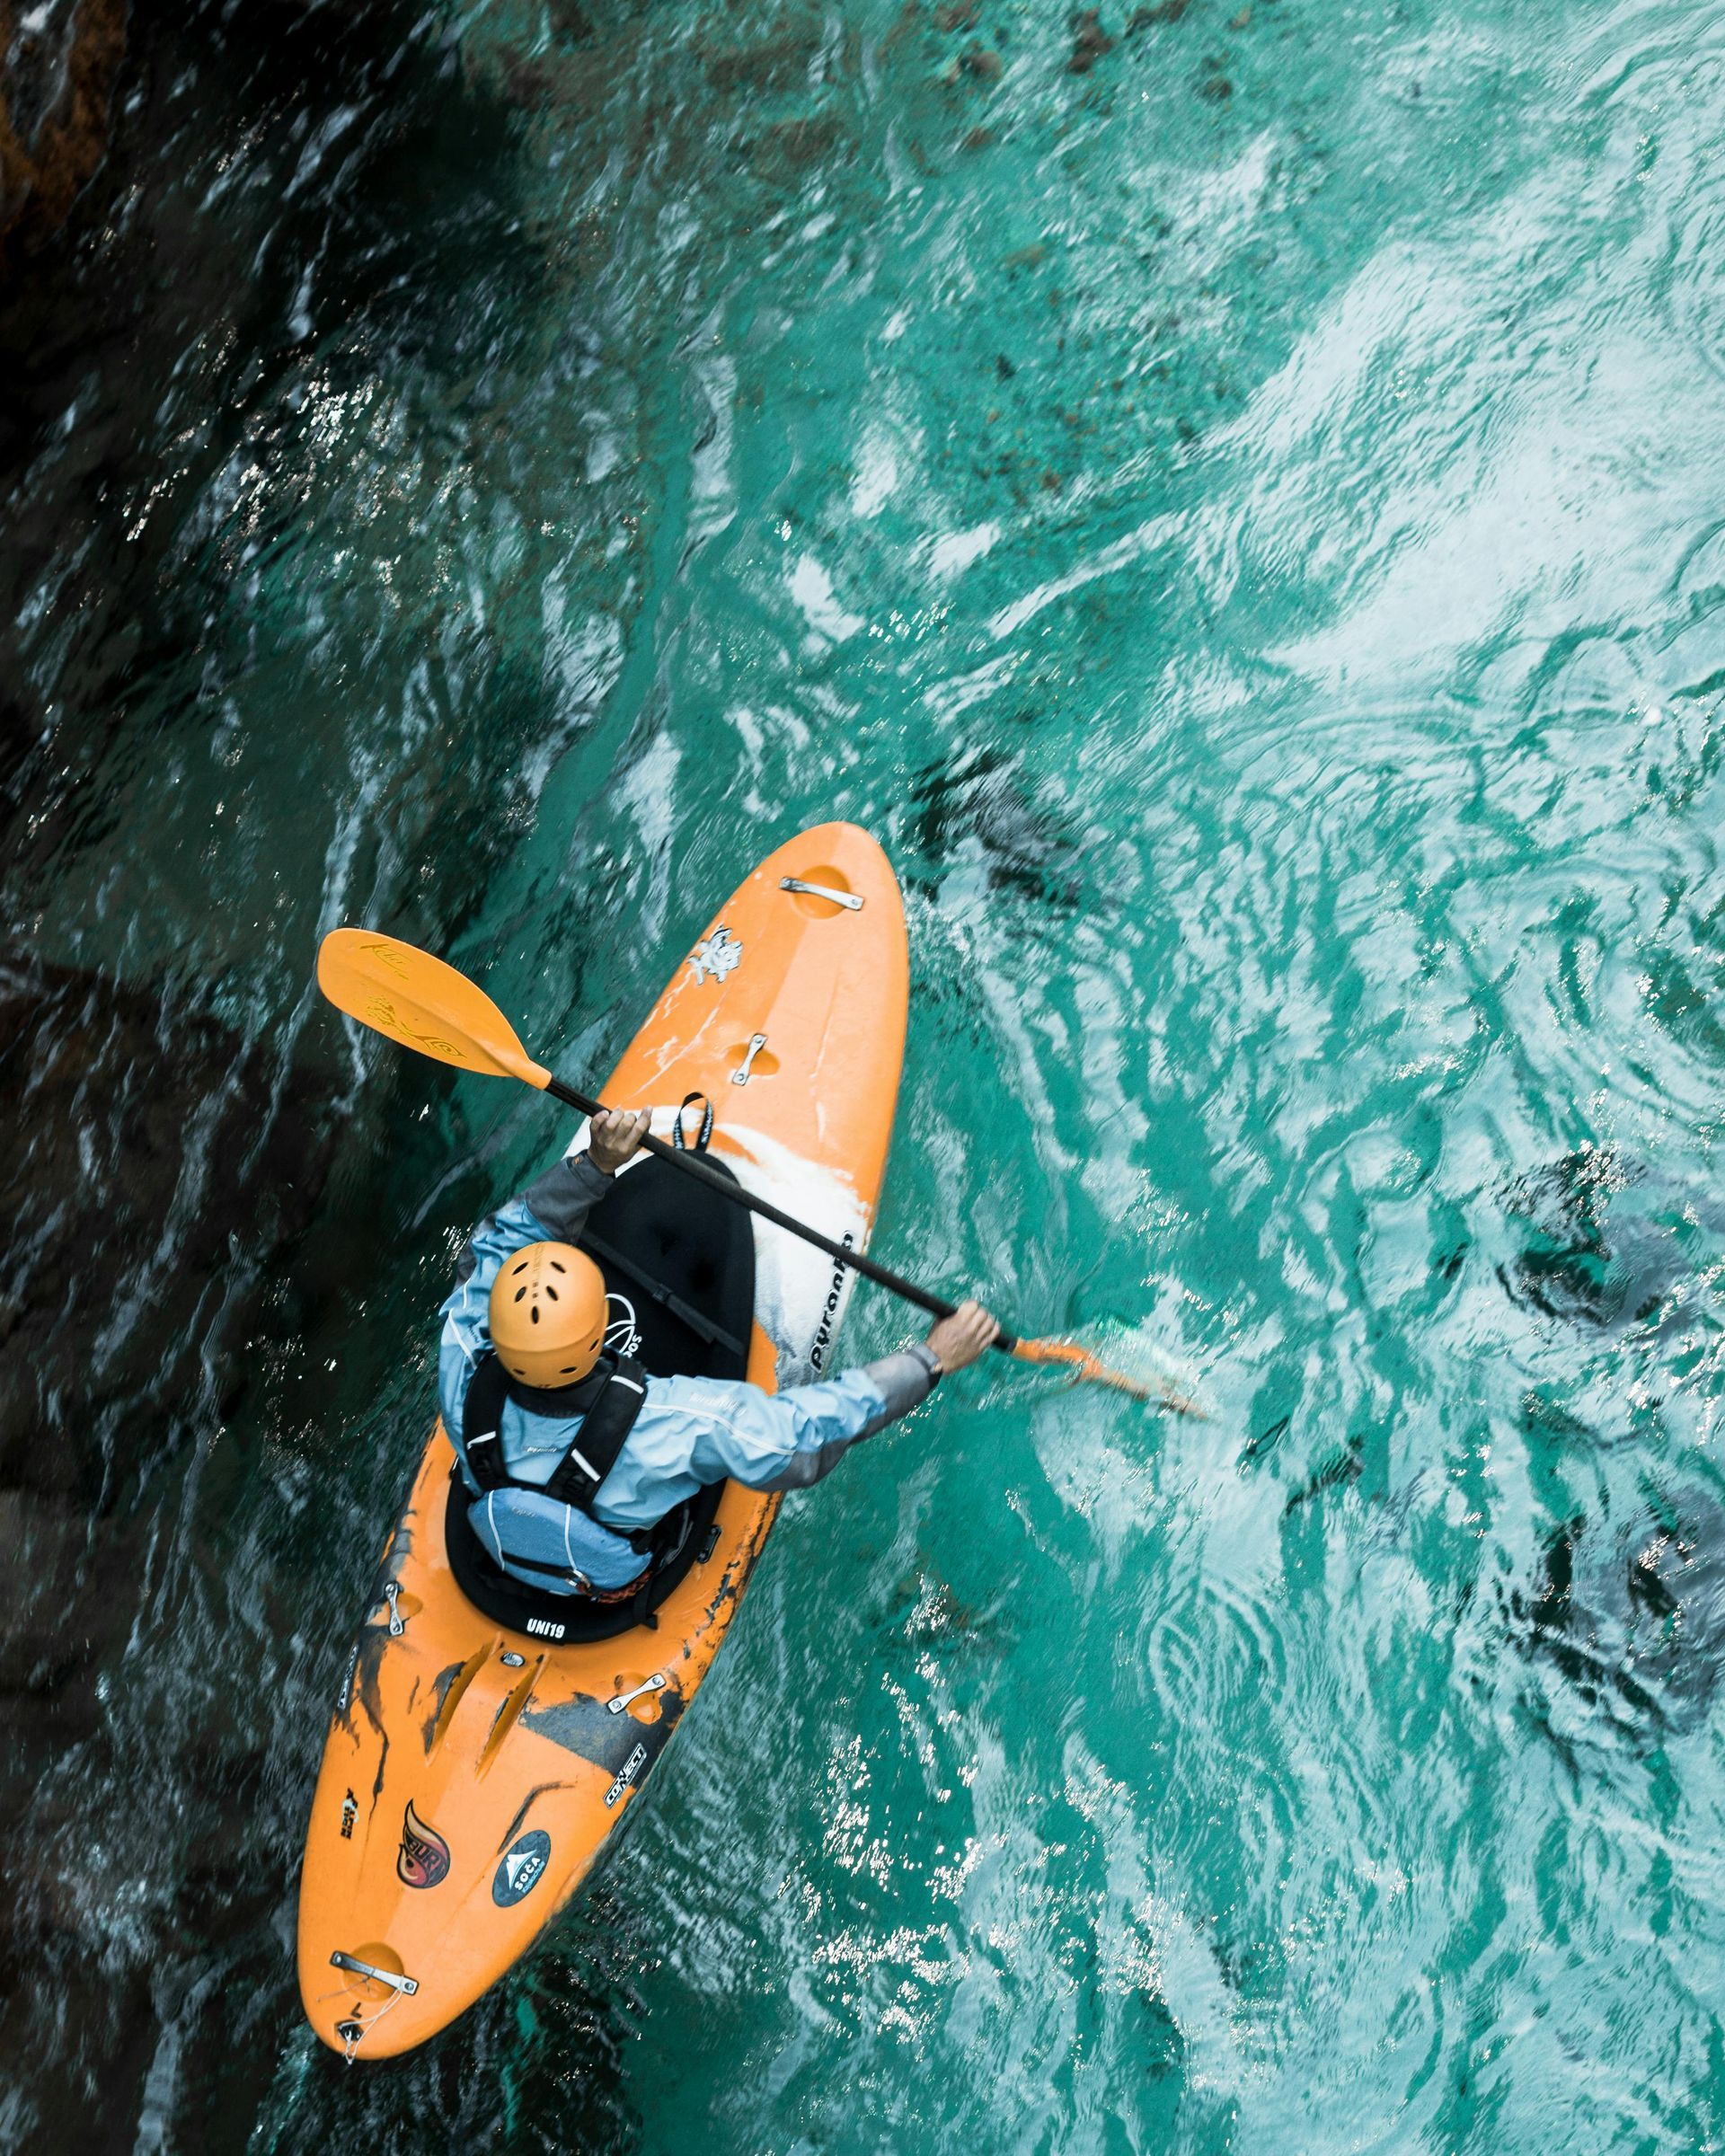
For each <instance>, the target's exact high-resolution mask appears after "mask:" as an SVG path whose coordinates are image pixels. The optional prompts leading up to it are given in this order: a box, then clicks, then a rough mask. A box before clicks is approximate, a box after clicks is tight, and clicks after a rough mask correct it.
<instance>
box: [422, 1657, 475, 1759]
mask: <svg viewBox="0 0 1725 2156" xmlns="http://www.w3.org/2000/svg"><path fill="white" fill-rule="evenodd" d="M466 1666H467V1665H466V1664H465V1663H464V1662H451V1663H450V1664H449V1666H447V1668H446V1669H440V1670H439V1671H438V1674H437V1680H436V1682H435V1683H434V1684H433V1685H432V1687H431V1689H432V1692H434V1694H435V1695H436V1699H437V1704H436V1705H435V1706H434V1707H433V1708H432V1710H431V1711H430V1713H429V1714H428V1715H427V1716H426V1718H425V1720H424V1722H423V1723H422V1724H421V1725H420V1727H421V1730H422V1732H423V1735H424V1739H425V1755H426V1757H427V1758H428V1759H429V1757H430V1756H431V1745H432V1743H433V1741H434V1739H435V1738H436V1736H437V1734H438V1723H439V1722H440V1721H441V1720H442V1719H443V1703H444V1701H446V1700H447V1698H448V1697H449V1687H450V1686H451V1685H452V1684H453V1683H455V1681H456V1678H457V1677H458V1676H459V1675H460V1674H461V1673H462V1671H463V1670H464V1669H465V1668H466ZM413 1689H414V1691H415V1692H418V1690H419V1686H418V1685H417V1684H416V1685H415V1686H414V1688H413Z"/></svg>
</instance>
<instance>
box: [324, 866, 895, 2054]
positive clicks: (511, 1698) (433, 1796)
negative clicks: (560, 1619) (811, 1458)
mask: <svg viewBox="0 0 1725 2156" xmlns="http://www.w3.org/2000/svg"><path fill="white" fill-rule="evenodd" d="M907 979H908V966H907V950H906V941H905V923H904V909H903V905H902V902H901V900H900V897H899V893H898V883H897V881H896V879H895V878H894V876H893V872H892V869H891V865H890V864H889V862H888V860H887V858H886V856H885V854H884V853H882V852H881V851H880V847H879V845H877V844H876V843H875V842H874V840H873V839H872V838H871V837H870V836H869V835H868V834H867V833H866V832H864V831H861V830H858V829H857V828H856V827H855V826H853V825H849V824H824V825H821V826H818V828H817V829H815V830H812V831H806V832H804V833H803V834H802V835H801V836H800V837H797V838H794V839H792V840H791V841H790V842H789V843H788V844H785V845H783V846H781V847H780V848H779V849H778V851H777V852H776V853H772V854H770V855H769V856H768V857H767V859H766V860H765V861H764V862H762V863H761V865H760V866H759V868H757V869H756V870H755V871H754V873H753V874H752V875H751V876H749V877H748V878H747V880H746V881H745V882H744V883H743V884H742V885H741V886H740V887H739V888H738V890H737V891H736V892H735V893H733V895H732V896H731V897H730V898H729V899H728V900H727V901H726V902H725V904H724V905H723V906H721V908H720V909H719V911H718V913H717V914H715V915H713V917H712V920H711V922H710V923H708V925H707V928H706V930H705V932H704V933H703V935H702V936H701V938H700V940H699V941H697V943H696V944H695V946H694V950H692V951H691V952H690V953H689V955H688V957H687V958H686V959H685V960H684V961H683V963H682V964H681V965H679V967H678V968H677V972H676V974H675V976H673V978H672V980H671V983H670V985H669V986H668V988H667V989H666V991H665V993H664V994H663V995H661V996H660V998H659V1002H658V1003H657V1004H656V1005H655V1007H654V1009H653V1012H652V1014H651V1015H650V1018H649V1019H648V1020H647V1022H646V1023H645V1025H643V1026H642V1027H641V1030H640V1032H639V1033H638V1034H637V1035H636V1036H635V1038H634V1040H633V1041H632V1043H631V1044H630V1047H629V1048H628V1050H627V1052H626V1053H625V1055H624V1057H623V1060H622V1061H621V1063H619V1065H617V1068H616V1070H615V1072H614V1073H613V1074H612V1076H611V1079H610V1081H609V1082H608V1083H607V1084H606V1087H605V1089H604V1098H605V1099H606V1100H607V1101H609V1102H613V1103H615V1104H618V1105H623V1106H641V1105H651V1106H652V1107H653V1108H654V1110H655V1116H654V1128H655V1130H656V1131H657V1132H658V1133H659V1135H669V1134H670V1131H671V1129H672V1127H673V1125H674V1123H675V1122H676V1120H677V1114H678V1110H679V1105H680V1104H681V1103H682V1102H683V1101H684V1100H685V1099H686V1096H688V1095H691V1094H699V1095H702V1096H703V1097H704V1099H705V1100H707V1101H710V1102H711V1103H712V1109H713V1111H714V1113H713V1121H712V1152H711V1155H710V1157H711V1158H712V1159H713V1160H714V1161H715V1162H718V1163H719V1164H721V1165H722V1166H723V1167H725V1168H727V1169H729V1170H730V1172H731V1173H732V1174H733V1175H735V1176H736V1178H737V1179H738V1180H739V1181H740V1182H742V1183H743V1184H744V1185H746V1186H747V1188H750V1189H752V1190H754V1191H756V1192H757V1193H758V1194H759V1195H760V1196H762V1197H766V1198H769V1199H771V1200H772V1202H773V1203H774V1204H775V1205H777V1206H780V1207H782V1208H783V1210H784V1211H786V1212H788V1213H791V1214H792V1215H795V1216H797V1217H799V1218H801V1219H802V1220H804V1221H807V1222H808V1223H809V1224H810V1225H811V1226H814V1227H817V1228H819V1229H821V1230H822V1231H823V1232H824V1233H827V1235H829V1236H832V1237H834V1238H835V1239H837V1240H843V1239H844V1238H845V1237H846V1236H849V1237H851V1238H852V1239H853V1240H854V1242H855V1244H856V1245H857V1247H858V1248H862V1247H864V1246H865V1245H866V1243H867V1241H868V1236H869V1230H870V1227H871V1224H872V1221H873V1218H874V1212H875V1206H876V1201H877V1199H878V1197H879V1195H880V1183H881V1179H882V1177H883V1175H884V1173H885V1171H886V1164H887V1150H888V1145H889V1140H890V1137H891V1133H892V1119H893V1112H894V1109H895V1107H896V1105H897V1100H898V1077H899V1069H900V1065H901V1063H902V1060H903V1056H904V1039H905V1021H906V1010H907ZM697 1120H698V1117H697V1111H696V1110H695V1109H694V1108H691V1109H689V1111H688V1113H687V1115H686V1117H685V1118H684V1127H685V1128H686V1131H687V1132H688V1133H689V1134H690V1135H694V1126H695V1124H696V1121H697ZM648 1164H649V1165H650V1166H651V1167H653V1168H654V1169H655V1170H657V1171H659V1172H660V1173H662V1174H663V1175H665V1176H671V1177H675V1176H676V1174H677V1171H676V1170H675V1169H671V1168H668V1167H665V1166H664V1165H663V1164H662V1163H659V1162H651V1163H648ZM636 1172H637V1169H636V1163H633V1162H632V1163H631V1164H630V1165H629V1166H628V1167H627V1168H625V1169H624V1171H622V1177H621V1178H620V1179H619V1180H620V1188H619V1191H618V1194H617V1197H616V1198H615V1199H610V1200H607V1201H606V1205H612V1204H618V1203H620V1201H621V1198H622V1195H623V1193H622V1188H621V1184H622V1182H623V1181H624V1180H625V1179H627V1178H628V1177H630V1176H631V1175H632V1174H634V1173H636ZM682 1180H684V1181H685V1182H686V1179H682ZM639 1188H645V1186H644V1185H642V1186H639ZM606 1205H601V1206H599V1207H597V1209H596V1211H595V1213H594V1215H593V1226H594V1228H595V1229H596V1230H597V1231H599V1232H600V1233H603V1232H604V1230H605V1227H606ZM727 1211H728V1212H730V1211H731V1209H730V1208H727ZM736 1217H739V1218H740V1217H741V1215H736ZM753 1231H754V1258H755V1265H754V1295H753V1322H752V1329H751V1330H750V1331H749V1337H748V1339H747V1343H746V1352H747V1374H748V1376H749V1378H750V1379H751V1380H752V1381H753V1382H754V1383H756V1384H759V1385H762V1386H765V1388H767V1389H768V1390H774V1389H775V1388H776V1387H778V1386H781V1385H785V1384H794V1383H806V1382H808V1380H809V1379H810V1378H812V1377H814V1376H817V1375H818V1374H822V1373H823V1372H826V1373H830V1372H831V1370H832V1369H833V1368H834V1364H833V1362H832V1359H831V1356H832V1348H833V1342H834V1339H835V1336H836V1332H837V1330H838V1327H839V1324H840V1322H841V1321H842V1319H843V1316H844V1312H845V1303H846V1301H847V1299H848V1294H849V1290H850V1286H851V1284H852V1281H853V1279H854V1275H853V1274H851V1273H849V1272H848V1271H846V1270H845V1268H842V1267H837V1266H835V1265H834V1263H833V1262H832V1261H831V1260H830V1259H827V1257H825V1256H824V1255H823V1254H822V1253H821V1252H819V1251H818V1250H813V1249H811V1248H810V1247H809V1245H808V1244H806V1243H803V1242H801V1241H798V1240H797V1239H795V1238H794V1237H792V1236H789V1235H787V1234H785V1233H783V1230H781V1229H778V1228H774V1227H773V1226H771V1225H770V1224H766V1223H764V1222H761V1221H758V1220H756V1221H755V1222H754V1224H753ZM596 1254H597V1253H596ZM600 1261H601V1263H602V1264H603V1263H604V1259H603V1258H601V1260H600ZM607 1285H608V1286H616V1285H618V1283H617V1282H615V1280H614V1279H612V1277H610V1275H609V1274H607ZM628 1285H629V1286H630V1287H631V1290H632V1293H633V1292H637V1290H638V1288H639V1285H640V1284H639V1281H638V1280H632V1281H631V1282H630V1283H629V1284H628ZM648 1289H649V1292H650V1283H648ZM637 1299H639V1294H637ZM743 1345H744V1344H742V1343H739V1347H742V1346H743ZM642 1353H643V1355H644V1356H645V1359H646V1360H647V1362H648V1366H649V1368H652V1367H654V1364H653V1360H652V1357H651V1356H650V1355H649V1354H646V1351H645V1350H644V1349H643V1350H642ZM738 1366H739V1367H740V1366H742V1365H741V1359H740V1355H739V1364H738ZM661 1374H668V1373H661ZM453 1464H454V1452H453V1449H452V1447H451V1445H450V1444H449V1441H448V1438H447V1436H446V1435H445V1433H444V1431H443V1428H442V1426H441V1424H439V1425H438V1427H435V1428H434V1429H433V1431H432V1434H431V1440H430V1443H429V1445H428V1446H427V1448H426V1453H425V1457H424V1459H423V1461H422V1462H421V1463H420V1470H419V1472H418V1475H417V1476H416V1478H415V1480H414V1483H413V1488H412V1490H411V1493H410V1495H409V1497H408V1500H407V1505H406V1508H405V1510H404V1511H403V1514H402V1516H401V1518H400V1520H399V1521H398V1522H397V1523H396V1524H395V1527H394V1531H393V1533H391V1535H390V1537H389V1540H388V1542H387V1543H386V1545H385V1551H384V1555H383V1560H382V1563H381V1565H380V1568H379V1570H378V1574H377V1577H376V1583H375V1586H374V1591H373V1595H372V1598H371V1601H370V1604H369V1606H368V1608H367V1613H366V1616H365V1619H364V1621H363V1623H362V1624H361V1627H360V1630H359V1636H358V1640H357V1641H356V1643H355V1646H354V1649H353V1653H352V1656H351V1657H350V1659H349V1664H348V1666H347V1672H346V1675H345V1677H344V1679H343V1682H342V1684H341V1693H340V1697H339V1699H338V1701H337V1704H336V1711H335V1717H334V1719H333V1720H332V1723H331V1725H330V1733H329V1737H328V1741H327V1743H326V1744H325V1746H324V1752H323V1769H322V1772H320V1774H319V1776H318V1783H317V1791H316V1795H315V1796H314V1798H313V1802H312V1816H311V1822H310V1825H309V1826H308V1828H307V1830H306V1842H305V1867H304V1871H303V1874H302V1878H301V1883H300V1899H299V1983H300V1995H301V1998H302V1999H303V2001H304V2003H305V2012H306V2015H307V2017H308V2019H310V2021H311V2024H312V2027H313V2028H314V2029H315V2030H316V2032H317V2034H318V2036H319V2037H322V2039H323V2042H324V2043H326V2044H327V2045H329V2046H331V2047H332V2049H333V2050H336V2051H341V2052H343V2053H344V2054H346V2055H347V2056H348V2057H349V2059H352V2058H385V2057H388V2056H389V2055H391V2054H394V2053H398V2052H403V2051H408V2050H411V2048H412V2047H413V2046H415V2045H417V2044H422V2043H424V2042H425V2041H426V2039H427V2038H428V2037H431V2036H433V2035H435V2034H436V2033H437V2031H438V2029H440V2028H446V2027H447V2025H448V2024H449V2023H450V2022H451V2021H453V2020H454V2019H455V2018H456V2016H457V2015H458V2014H460V2013H461V2012H463V2011H464V2010H465V2009H466V2008H467V2007H469V2006H471V2005H472V2004H473V2001H474V2000H476V1999H477V1998H478V1997H479V1996H480V1994H481V1993H482V1992H484V1991H485V1990H486V1989H488V1987H489V1986H490V1985H491V1984H495V1983H496V1982H497V1980H498V1978H499V1977H500V1976H501V1975H504V1973H505V1972H506V1971H507V1970H508V1969H509V1967H510V1966H512V1965H513V1964H514V1963H515V1962H516V1961H517V1960H518V1959H519V1957H521V1955H522V1954H523V1953H525V1952H526V1949H527V1948H528V1947H529V1946H530V1945H531V1944H532V1942H533V1940H535V1938H536V1937H537V1935H538V1934H539V1933H540V1932H541V1931H543V1930H544V1927H545V1925H546V1924H547V1923H548V1922H549V1921H550V1919H551V1918H552V1917H553V1915H554V1914H555V1913H556V1912H557V1910H558V1909H559V1908H560V1907H561V1906H562V1904H563V1903H564V1902H566V1901H567V1900H568V1899H569V1897H570V1896H571V1895H572V1894H573V1893H574V1892H575V1891H576V1889H577V1888H578V1887H579V1885H580V1883H581V1881H582V1879H583V1878H585V1877H586V1875H587V1873H588V1869H589V1868H590V1867H591V1865H592V1863H593V1860H594V1859H595V1858H596V1857H597V1855H598V1853H599V1851H600V1850H601V1849H602V1848H603V1847H604V1845H605V1843H606V1840H607V1838H608V1837H609V1836H610V1835H611V1834H613V1833H615V1832H616V1831H617V1829H618V1828H619V1827H620V1826H621V1825H622V1824H623V1822H624V1819H625V1818H626V1817H627V1816H628V1815H629V1813H630V1810H631V1808H632V1807H633V1806H634V1805H636V1804H638V1803H639V1802H640V1801H641V1791H642V1789H643V1788H644V1787H645V1785H646V1783H647V1781H648V1780H649V1778H650V1775H651V1773H652V1771H653V1768H654V1767H655V1766H656V1764H657V1763H658V1761H659V1757H660V1755H661V1754H662V1753H663V1751H664V1749H665V1746H666V1745H667V1743H668V1740H669V1738H670V1736H671V1734H672V1732H673V1730H674V1729H675V1728H676V1727H677V1725H678V1723H679V1722H680V1721H681V1719H682V1718H683V1716H684V1714H685V1712H686V1710H687V1709H688V1707H689V1705H690V1702H691V1701H693V1699H694V1694H695V1692H696V1691H697V1689H698V1688H699V1686H700V1684H701V1682H702V1679H703V1677H704V1676H705V1675H706V1674H707V1671H708V1670H709V1669H710V1668H711V1666H712V1658H713V1657H714V1656H715V1655H716V1654H717V1653H718V1651H719V1648H720V1645H721V1642H722V1640H723V1639H724V1637H725V1634H726V1633H727V1631H728V1630H730V1625H731V1622H732V1621H733V1620H734V1618H735V1616H736V1613H737V1609H738V1605H739V1602H740V1600H741V1596H742V1592H743V1589H744V1587H745V1586H746V1585H747V1581H748V1578H749V1576H750V1574H751V1572H752V1571H753V1570H754V1568H755V1565H756V1560H758V1559H759V1557H760V1554H761V1551H762V1548H763V1547H764V1545H765V1541H766V1536H767V1533H768V1530H769V1529H770V1528H771V1526H772V1524H773V1519H774V1514H775V1512H776V1511H777V1508H778V1503H779V1500H778V1498H773V1497H763V1496H760V1495H758V1494H757V1493H756V1492H754V1491H752V1490H747V1489H742V1488H740V1487H739V1486H738V1485H736V1484H727V1485H726V1486H725V1487H724V1489H723V1491H722V1494H721V1496H720V1498H719V1500H718V1504H717V1509H716V1511H715V1512H713V1513H712V1518H711V1523H710V1524H706V1525H704V1526H703V1532H702V1533H701V1535H700V1537H699V1540H698V1544H695V1543H692V1545H691V1547H692V1549H693V1552H694V1553H693V1557H692V1558H691V1559H687V1560H686V1565H687V1568H686V1570H685V1572H684V1574H683V1577H681V1579H680V1580H679V1581H678V1582H677V1585H676V1586H674V1587H673V1588H672V1589H671V1590H670V1592H669V1593H668V1595H667V1597H666V1599H664V1600H663V1601H662V1602H660V1603H659V1605H658V1608H657V1610H656V1612H655V1613H654V1614H655V1618H656V1623H655V1625H654V1626H652V1627H651V1628H650V1627H649V1626H647V1625H644V1624H640V1623H635V1622H631V1629H628V1630H623V1631H621V1632H619V1633H618V1634H617V1635H616V1636H615V1637H613V1638H610V1639H600V1640H594V1641H590V1642H588V1643H587V1644H574V1643H569V1644H557V1643H555V1641H554V1640H553V1639H549V1638H547V1637H546V1636H545V1635H546V1632H547V1630H548V1629H553V1628H548V1627H547V1626H546V1625H545V1624H544V1623H543V1622H541V1623H536V1624H531V1629H526V1628H527V1627H528V1626H529V1624H530V1621H526V1620H524V1621H522V1622H523V1625H524V1629H519V1630H517V1629H513V1628H512V1626H511V1625H510V1624H509V1623H506V1622H500V1621H495V1620H493V1619H492V1618H489V1617H487V1616H485V1615H484V1614H483V1613H482V1612H481V1610H480V1609H479V1608H478V1607H477V1606H476V1604H474V1603H473V1602H472V1601H470V1600H469V1599H468V1598H467V1595H464V1592H463V1591H462V1588H461V1587H460V1586H458V1585H457V1583H456V1574H455V1571H454V1569H453V1568H452V1561H451V1554H450V1545H449V1542H448V1541H447V1538H446V1515H447V1511H448V1502H449V1482H450V1474H451V1469H452V1466H453ZM460 1555H461V1552H460V1551H459V1550H457V1551H456V1556H457V1558H459V1557H460ZM464 1577H466V1575H465V1574H464ZM541 1599H542V1600H549V1598H541Z"/></svg>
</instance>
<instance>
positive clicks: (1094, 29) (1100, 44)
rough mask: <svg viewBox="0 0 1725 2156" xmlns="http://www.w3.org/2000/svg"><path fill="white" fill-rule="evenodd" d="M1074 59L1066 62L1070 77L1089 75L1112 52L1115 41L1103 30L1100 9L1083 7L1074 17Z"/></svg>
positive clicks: (1077, 10)
mask: <svg viewBox="0 0 1725 2156" xmlns="http://www.w3.org/2000/svg"><path fill="white" fill-rule="evenodd" d="M1071 26H1072V57H1071V58H1070V59H1069V60H1068V61H1067V62H1066V71H1067V73H1068V74H1070V75H1088V74H1089V73H1090V71H1091V69H1092V67H1093V66H1095V65H1096V63H1097V61H1098V60H1100V59H1101V57H1102V56H1103V55H1104V54H1105V53H1110V52H1112V51H1113V49H1114V40H1113V39H1112V38H1110V36H1109V34H1108V32H1107V31H1105V30H1104V29H1103V28H1102V17H1101V9H1100V8H1094V7H1081V8H1076V9H1075V10H1074V11H1073V15H1072V25H1071Z"/></svg>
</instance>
